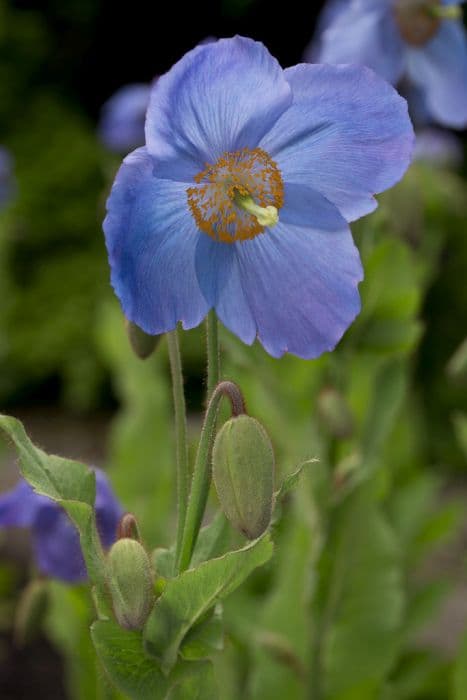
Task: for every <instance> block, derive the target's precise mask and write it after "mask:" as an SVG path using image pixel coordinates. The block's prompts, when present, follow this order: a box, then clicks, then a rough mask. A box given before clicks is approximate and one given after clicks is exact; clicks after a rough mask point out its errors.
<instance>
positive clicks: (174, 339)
mask: <svg viewBox="0 0 467 700" xmlns="http://www.w3.org/2000/svg"><path fill="white" fill-rule="evenodd" d="M167 342H168V346H169V358H170V370H171V374H172V388H173V397H174V408H175V439H176V453H177V542H176V555H177V558H178V557H179V556H180V550H181V546H182V540H183V530H184V527H185V517H186V510H187V503H188V487H189V482H190V471H189V464H188V442H187V428H186V407H185V394H184V391H183V372H182V361H181V357H180V346H179V342H178V330H177V329H175V330H173V331H171V332H170V333H167Z"/></svg>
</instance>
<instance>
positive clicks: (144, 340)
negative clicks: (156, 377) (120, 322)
mask: <svg viewBox="0 0 467 700" xmlns="http://www.w3.org/2000/svg"><path fill="white" fill-rule="evenodd" d="M125 325H126V332H127V334H128V339H129V341H130V345H131V347H132V349H133V352H134V353H135V355H137V356H138V357H139V358H140V360H146V359H147V358H148V357H149V356H150V355H152V353H153V352H154V350H155V349H156V346H157V345H158V343H159V340H160V339H161V336H160V335H148V334H147V333H145V332H144V331H143V330H142V329H141V328H140V327H139V326H137V325H136V323H132V322H131V321H128V319H125Z"/></svg>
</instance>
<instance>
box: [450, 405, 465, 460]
mask: <svg viewBox="0 0 467 700" xmlns="http://www.w3.org/2000/svg"><path fill="white" fill-rule="evenodd" d="M452 420H453V424H454V432H455V434H456V438H457V441H458V443H459V447H460V448H461V450H462V452H463V453H464V455H465V457H466V459H467V415H465V414H463V413H461V412H460V411H459V412H458V413H455V414H454V416H453V418H452Z"/></svg>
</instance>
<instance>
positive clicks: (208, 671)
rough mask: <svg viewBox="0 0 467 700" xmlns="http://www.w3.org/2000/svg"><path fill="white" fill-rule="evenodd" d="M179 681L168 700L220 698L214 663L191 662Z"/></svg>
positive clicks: (213, 699)
mask: <svg viewBox="0 0 467 700" xmlns="http://www.w3.org/2000/svg"><path fill="white" fill-rule="evenodd" d="M189 666H190V667H191V668H190V669H189V671H188V668H187V669H186V670H185V673H184V674H183V677H182V679H181V681H180V682H179V683H175V684H174V685H173V687H172V689H171V690H170V692H169V694H168V695H167V700H219V690H218V688H217V684H216V681H215V678H214V671H213V668H212V664H210V663H208V662H205V663H196V664H195V663H190V664H189Z"/></svg>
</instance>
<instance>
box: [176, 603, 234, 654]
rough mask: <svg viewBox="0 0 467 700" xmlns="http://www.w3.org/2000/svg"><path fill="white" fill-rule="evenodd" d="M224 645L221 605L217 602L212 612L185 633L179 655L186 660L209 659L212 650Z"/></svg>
mask: <svg viewBox="0 0 467 700" xmlns="http://www.w3.org/2000/svg"><path fill="white" fill-rule="evenodd" d="M223 647H224V625H223V620H222V605H221V604H220V603H219V604H218V605H216V607H215V608H214V611H213V613H212V614H208V616H207V617H206V619H205V620H203V621H202V622H200V623H199V624H198V625H196V626H195V627H192V628H191V630H190V631H189V632H188V634H187V635H186V637H185V639H184V640H183V643H182V645H181V647H180V656H181V657H182V658H183V659H185V660H186V661H199V660H202V659H210V658H211V657H212V655H213V653H214V652H216V651H222V649H223Z"/></svg>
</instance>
